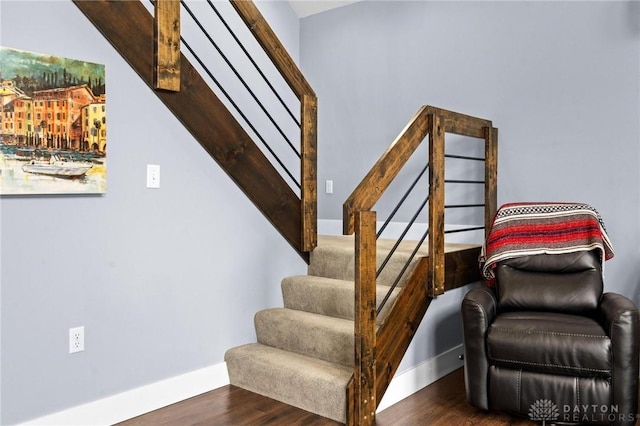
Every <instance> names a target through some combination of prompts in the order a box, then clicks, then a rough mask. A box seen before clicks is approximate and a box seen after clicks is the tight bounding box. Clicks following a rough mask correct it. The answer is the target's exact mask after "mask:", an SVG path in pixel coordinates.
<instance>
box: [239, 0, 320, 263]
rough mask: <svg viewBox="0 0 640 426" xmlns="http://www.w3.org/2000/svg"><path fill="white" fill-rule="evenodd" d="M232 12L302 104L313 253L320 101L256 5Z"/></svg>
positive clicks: (307, 236)
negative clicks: (318, 110) (235, 13)
mask: <svg viewBox="0 0 640 426" xmlns="http://www.w3.org/2000/svg"><path fill="white" fill-rule="evenodd" d="M230 1H231V5H232V6H233V8H234V9H235V10H236V12H238V15H240V18H242V20H243V21H244V23H245V24H246V25H247V27H248V28H249V30H250V31H251V33H252V34H253V36H254V37H255V38H256V40H257V41H258V44H260V46H262V48H263V49H264V51H265V53H266V54H267V56H269V58H270V59H271V61H272V62H273V65H274V66H275V67H276V69H277V70H278V71H279V72H280V74H281V75H282V77H283V78H284V79H285V81H286V82H287V84H288V85H289V87H290V88H291V90H292V91H293V93H295V95H296V96H297V97H298V99H299V100H300V116H301V119H300V124H301V126H300V127H301V128H300V139H301V140H300V145H301V149H300V151H301V157H302V161H301V163H300V164H301V165H300V169H301V170H300V174H301V179H300V181H301V195H300V201H301V209H302V229H301V230H300V232H301V234H302V249H303V251H306V252H309V251H312V250H313V249H314V248H315V247H316V245H317V233H318V231H317V199H318V192H317V158H316V145H317V108H318V102H317V97H316V94H315V92H314V91H313V89H312V88H311V85H310V84H309V82H307V80H306V79H305V77H304V75H303V74H302V71H300V69H299V68H298V66H297V65H296V63H295V62H294V60H293V59H292V58H291V56H290V55H289V52H287V49H285V47H284V45H283V44H282V42H281V41H280V39H278V37H277V36H276V34H275V33H274V32H273V30H272V29H271V26H269V23H268V22H267V21H266V19H264V17H263V16H262V14H261V13H260V11H259V10H258V8H257V7H256V5H255V4H254V3H253V1H248V0H230Z"/></svg>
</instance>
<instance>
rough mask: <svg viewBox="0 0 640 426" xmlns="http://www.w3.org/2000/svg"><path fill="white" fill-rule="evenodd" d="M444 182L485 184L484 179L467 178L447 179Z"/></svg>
mask: <svg viewBox="0 0 640 426" xmlns="http://www.w3.org/2000/svg"><path fill="white" fill-rule="evenodd" d="M444 183H481V184H484V183H485V181H483V180H465V179H445V181H444Z"/></svg>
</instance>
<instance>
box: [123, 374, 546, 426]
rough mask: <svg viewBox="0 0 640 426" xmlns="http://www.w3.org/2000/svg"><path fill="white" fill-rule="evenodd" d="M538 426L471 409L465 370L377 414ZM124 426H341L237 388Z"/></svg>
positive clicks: (383, 420) (382, 425)
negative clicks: (467, 396) (465, 385)
mask: <svg viewBox="0 0 640 426" xmlns="http://www.w3.org/2000/svg"><path fill="white" fill-rule="evenodd" d="M536 424H539V423H536V422H533V421H530V420H527V419H521V418H515V417H510V416H507V415H504V414H499V413H486V412H484V411H481V410H477V409H475V408H473V407H471V406H470V405H469V404H468V403H467V401H466V399H465V392H464V377H463V371H462V369H458V370H456V371H454V372H453V373H451V374H449V375H447V376H445V377H443V378H442V379H440V380H438V381H436V382H435V383H432V384H431V385H429V386H427V387H426V388H424V389H422V390H420V391H418V392H416V393H415V394H413V395H411V396H410V397H408V398H406V399H404V400H402V401H400V402H399V403H397V404H395V405H393V406H391V407H389V408H387V409H386V410H384V411H382V412H380V413H378V416H377V420H376V425H378V426H398V425H401V426H425V425H429V426H450V425H456V426H466V425H469V426H470V425H474V426H494V425H513V426H524V425H536ZM119 425H120V426H147V425H148V426H152V425H153V426H174V425H175V426H191V425H216V426H227V425H228V426H236V425H252V426H261V425H305V426H337V425H340V423H337V422H334V421H332V420H329V419H326V418H324V417H320V416H316V415H314V414H311V413H309V412H307V411H303V410H300V409H297V408H294V407H291V406H289V405H286V404H283V403H281V402H278V401H274V400H272V399H270V398H266V397H264V396H261V395H257V394H255V393H252V392H248V391H246V390H244V389H240V388H237V387H235V386H224V387H222V388H219V389H215V390H213V391H211V392H207V393H204V394H202V395H199V396H195V397H193V398H190V399H187V400H185V401H182V402H179V403H176V404H173V405H170V406H168V407H165V408H161V409H159V410H156V411H153V412H151V413H148V414H145V415H142V416H139V417H136V418H134V419H131V420H127V421H125V422H122V423H119Z"/></svg>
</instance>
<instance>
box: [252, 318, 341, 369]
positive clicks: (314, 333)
mask: <svg viewBox="0 0 640 426" xmlns="http://www.w3.org/2000/svg"><path fill="white" fill-rule="evenodd" d="M254 323H255V328H256V335H257V337H258V343H262V344H263V345H268V346H273V347H276V348H279V349H284V350H286V351H291V352H296V353H299V354H302V355H307V356H311V357H315V358H319V359H323V360H325V361H329V362H332V363H337V364H342V365H346V366H353V360H354V355H353V354H354V343H353V342H354V339H353V321H349V320H346V319H342V318H334V317H329V316H325V315H318V314H313V313H309V312H303V311H297V310H293V309H285V308H272V309H264V310H262V311H259V312H258V313H256V315H255V318H254Z"/></svg>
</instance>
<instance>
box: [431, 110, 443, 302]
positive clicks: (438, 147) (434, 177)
mask: <svg viewBox="0 0 640 426" xmlns="http://www.w3.org/2000/svg"><path fill="white" fill-rule="evenodd" d="M430 116H431V119H430V129H429V280H428V288H429V293H428V294H429V296H431V297H435V296H437V295H440V294H443V293H444V272H445V271H444V185H445V183H444V132H445V130H444V123H442V122H441V120H440V116H439V115H438V114H431V115H430Z"/></svg>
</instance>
